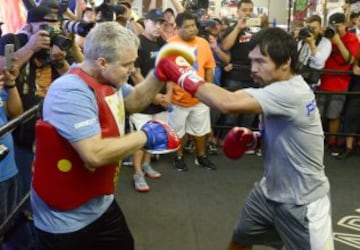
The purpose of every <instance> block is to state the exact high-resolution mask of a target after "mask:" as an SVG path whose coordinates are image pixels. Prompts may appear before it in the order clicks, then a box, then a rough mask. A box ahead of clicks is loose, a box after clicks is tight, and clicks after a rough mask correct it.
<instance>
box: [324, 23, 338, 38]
mask: <svg viewBox="0 0 360 250" xmlns="http://www.w3.org/2000/svg"><path fill="white" fill-rule="evenodd" d="M335 34H336V29H335V27H333V26H331V25H329V26H328V27H326V29H325V31H324V37H326V38H328V39H331V38H333V37H334V36H335Z"/></svg>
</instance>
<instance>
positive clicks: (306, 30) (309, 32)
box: [298, 26, 314, 40]
mask: <svg viewBox="0 0 360 250" xmlns="http://www.w3.org/2000/svg"><path fill="white" fill-rule="evenodd" d="M313 33H314V31H313V30H312V29H311V28H310V27H309V26H305V27H304V28H302V29H301V30H300V31H299V35H298V36H299V39H300V40H305V39H306V38H308V37H310V36H311V35H312V34H313Z"/></svg>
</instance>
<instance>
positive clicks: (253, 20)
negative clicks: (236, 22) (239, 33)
mask: <svg viewBox="0 0 360 250" xmlns="http://www.w3.org/2000/svg"><path fill="white" fill-rule="evenodd" d="M246 26H247V27H260V26H261V19H260V17H250V18H248V19H246Z"/></svg>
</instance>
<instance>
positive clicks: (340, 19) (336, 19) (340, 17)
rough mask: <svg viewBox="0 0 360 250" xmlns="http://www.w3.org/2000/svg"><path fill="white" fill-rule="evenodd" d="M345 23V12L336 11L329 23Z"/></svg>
mask: <svg viewBox="0 0 360 250" xmlns="http://www.w3.org/2000/svg"><path fill="white" fill-rule="evenodd" d="M337 23H345V14H343V13H334V14H332V15H331V16H330V18H329V24H337Z"/></svg>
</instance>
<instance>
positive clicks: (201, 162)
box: [195, 155, 216, 170]
mask: <svg viewBox="0 0 360 250" xmlns="http://www.w3.org/2000/svg"><path fill="white" fill-rule="evenodd" d="M195 164H196V165H198V166H201V167H204V168H207V169H209V170H215V169H216V166H215V164H214V163H212V162H211V161H210V160H209V158H208V157H207V156H206V155H203V156H198V157H196V159H195Z"/></svg>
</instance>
